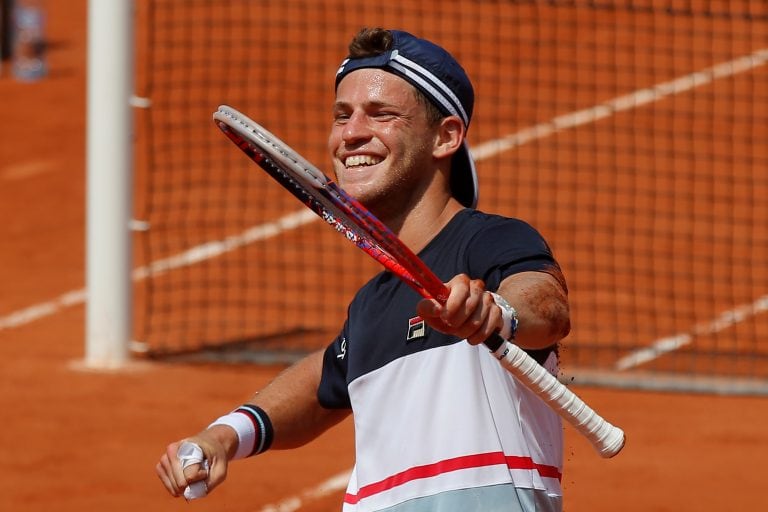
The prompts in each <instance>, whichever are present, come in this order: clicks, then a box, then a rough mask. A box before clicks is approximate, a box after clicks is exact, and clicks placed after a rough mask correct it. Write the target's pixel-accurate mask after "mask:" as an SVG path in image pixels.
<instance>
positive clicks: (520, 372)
mask: <svg viewBox="0 0 768 512" xmlns="http://www.w3.org/2000/svg"><path fill="white" fill-rule="evenodd" d="M499 340H501V341H499ZM485 345H486V346H487V347H488V348H490V349H491V350H492V352H493V355H494V356H495V357H496V358H497V359H498V360H499V361H500V362H501V365H502V366H503V367H504V368H505V369H506V370H507V371H509V372H510V373H511V374H512V375H514V376H515V377H516V378H517V380H518V381H519V382H521V383H522V384H523V385H524V386H525V387H527V388H528V389H530V390H531V391H533V392H534V393H535V394H536V395H538V397H539V398H541V399H542V400H544V402H545V403H546V404H547V405H548V406H549V407H550V408H551V409H552V410H554V411H555V412H557V413H558V414H559V415H560V417H561V418H563V419H564V420H566V421H567V422H568V423H570V424H571V425H573V426H574V427H575V428H576V430H577V431H578V432H579V433H580V434H581V435H583V436H584V437H586V438H587V440H588V441H589V442H590V443H591V444H592V446H594V448H595V450H597V452H598V453H599V454H600V456H601V457H604V458H610V457H613V456H614V455H616V454H617V453H619V452H620V451H621V449H622V448H624V442H625V440H626V437H625V435H624V431H623V430H621V429H620V428H619V427H616V426H614V425H612V424H610V423H609V422H608V421H606V420H605V419H604V418H603V417H602V416H600V415H599V414H597V413H596V412H595V411H594V410H593V409H592V408H591V407H589V406H588V405H587V404H586V403H585V402H584V401H583V400H582V399H581V398H579V397H578V396H576V394H575V393H574V392H573V391H571V390H570V389H568V388H567V387H566V386H565V385H564V384H563V383H562V382H560V381H559V380H557V377H555V376H554V375H552V374H551V373H549V371H547V369H546V368H544V367H543V366H542V365H540V364H539V363H537V362H536V360H534V359H533V358H532V357H531V356H529V355H528V354H527V353H526V352H525V351H524V350H523V349H521V348H520V347H518V346H517V345H515V344H513V343H510V342H509V341H507V340H505V339H504V338H502V337H501V336H499V335H498V334H496V335H495V336H493V337H492V338H491V339H489V340H487V341H486V343H485ZM494 347H495V348H494Z"/></svg>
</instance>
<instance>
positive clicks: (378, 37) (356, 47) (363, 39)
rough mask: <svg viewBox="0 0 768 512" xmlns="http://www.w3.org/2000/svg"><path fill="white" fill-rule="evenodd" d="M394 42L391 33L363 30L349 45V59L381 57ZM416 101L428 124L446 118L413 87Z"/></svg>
mask: <svg viewBox="0 0 768 512" xmlns="http://www.w3.org/2000/svg"><path fill="white" fill-rule="evenodd" d="M393 44H394V40H393V37H392V32H390V31H389V30H386V29H383V28H378V27H377V28H363V29H361V30H360V32H358V33H357V34H356V35H355V37H354V38H352V41H351V42H350V43H349V58H351V59H359V58H363V57H373V56H376V55H381V54H382V53H385V52H387V51H389V50H391V49H392V45H393ZM413 91H414V93H415V96H416V100H417V101H418V102H419V103H421V104H422V105H424V108H425V110H426V114H427V120H428V121H429V123H430V124H437V123H439V122H440V120H441V119H443V118H444V117H446V115H445V114H444V113H442V112H441V111H440V109H439V108H437V105H435V104H434V103H432V101H430V99H429V98H427V96H426V95H424V93H422V92H421V91H420V90H418V89H417V88H416V87H413Z"/></svg>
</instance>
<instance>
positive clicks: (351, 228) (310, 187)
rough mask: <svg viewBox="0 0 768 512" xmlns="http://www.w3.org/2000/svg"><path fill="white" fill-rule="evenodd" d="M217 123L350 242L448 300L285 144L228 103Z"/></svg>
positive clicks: (406, 253) (372, 220) (381, 229)
mask: <svg viewBox="0 0 768 512" xmlns="http://www.w3.org/2000/svg"><path fill="white" fill-rule="evenodd" d="M213 119H214V122H215V123H216V124H217V126H218V127H219V129H221V130H222V132H223V133H224V134H225V135H226V136H227V137H228V138H229V139H230V140H231V141H232V142H233V143H235V145H237V146H238V147H239V148H240V149H241V150H242V151H243V152H244V153H245V154H246V155H248V156H249V157H250V158H251V160H253V161H254V162H256V163H257V164H259V166H260V167H262V168H263V169H264V170H265V171H267V172H268V173H269V174H270V175H271V176H272V177H273V178H274V179H275V180H276V181H278V182H279V183H280V184H281V185H283V187H285V188H286V189H287V190H288V191H290V192H291V193H292V194H293V195H294V196H295V197H296V198H298V199H299V200H300V201H301V202H302V203H304V205H305V206H307V207H309V208H310V209H312V210H313V211H314V212H315V213H316V214H318V215H319V216H320V217H321V218H323V219H324V220H325V221H326V222H327V223H329V224H331V225H332V226H333V227H334V228H335V229H336V231H338V232H339V233H341V234H342V235H343V236H345V237H346V238H347V240H349V241H350V242H352V243H354V244H355V245H357V246H358V247H359V248H360V249H362V250H364V251H365V252H366V253H368V254H369V255H370V256H371V257H373V258H374V259H375V260H377V261H378V262H379V263H381V264H382V265H383V266H384V267H385V268H386V269H387V270H389V271H391V272H393V273H394V274H396V275H397V276H398V277H399V278H400V279H402V280H403V281H404V282H405V283H406V284H408V285H409V286H411V288H413V289H414V290H415V291H416V292H418V293H419V294H420V295H421V296H423V297H426V298H435V299H437V300H439V301H444V300H445V299H447V297H448V290H447V288H446V287H445V285H444V284H443V282H442V281H441V280H440V279H438V278H437V276H435V275H434V273H433V272H432V271H431V270H430V269H429V268H428V267H427V266H426V265H425V264H424V263H423V262H422V261H421V260H420V259H419V258H418V256H416V255H415V254H413V252H411V250H410V249H409V248H408V247H407V246H405V244H403V243H402V241H400V239H399V238H397V236H396V235H395V234H394V233H392V231H391V230H390V229H389V228H387V227H386V225H385V224H384V223H383V222H381V221H380V220H379V219H377V218H376V217H375V216H374V215H373V214H372V213H371V212H370V211H368V210H367V209H366V208H365V207H364V206H363V205H362V204H360V203H359V202H358V201H357V200H355V199H354V198H353V197H351V196H350V195H349V194H347V193H346V192H345V191H344V190H343V189H341V187H339V186H338V185H337V184H336V183H335V182H333V180H331V179H330V178H328V177H327V176H326V175H325V174H324V173H323V172H322V171H320V170H319V169H318V168H317V167H315V166H314V165H312V164H311V163H310V162H309V161H307V160H306V159H304V158H303V157H302V156H301V155H299V154H298V153H297V152H296V151H295V150H293V149H292V148H291V147H290V146H288V145H287V144H286V143H285V142H283V141H282V140H280V139H279V138H278V137H277V136H275V135H274V134H272V133H271V132H269V130H267V129H266V128H264V127H263V126H261V125H259V124H258V123H257V122H255V121H254V120H252V119H250V118H249V117H248V116H246V115H244V114H242V113H241V112H239V111H237V110H236V109H234V108H232V107H230V106H227V105H222V106H220V107H219V108H218V109H217V111H216V112H214V114H213Z"/></svg>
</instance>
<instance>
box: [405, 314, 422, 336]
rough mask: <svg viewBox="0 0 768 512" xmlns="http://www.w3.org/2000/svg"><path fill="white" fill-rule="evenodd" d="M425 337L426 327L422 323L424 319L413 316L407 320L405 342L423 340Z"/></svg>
mask: <svg viewBox="0 0 768 512" xmlns="http://www.w3.org/2000/svg"><path fill="white" fill-rule="evenodd" d="M426 335H427V325H426V324H425V323H424V319H422V318H421V317H420V316H415V317H413V318H411V319H410V320H408V333H407V334H406V336H405V341H412V340H415V339H418V338H423V337H424V336H426Z"/></svg>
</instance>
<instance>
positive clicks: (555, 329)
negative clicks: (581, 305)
mask: <svg viewBox="0 0 768 512" xmlns="http://www.w3.org/2000/svg"><path fill="white" fill-rule="evenodd" d="M553 272H558V273H559V271H555V270H553ZM497 293H499V294H500V295H502V296H503V297H504V298H505V299H506V300H507V301H508V302H509V303H510V305H512V307H514V308H515V310H516V311H517V315H518V330H517V335H516V336H515V343H516V344H517V345H519V346H520V347H523V348H528V349H539V348H545V347H549V346H551V345H554V344H555V343H557V342H558V341H560V340H561V339H563V338H564V337H565V336H567V335H568V332H569V331H570V328H571V323H570V314H569V308H568V297H567V294H566V291H565V289H564V286H563V280H562V276H560V275H553V274H550V273H546V272H521V273H519V274H514V275H511V276H509V277H507V278H506V279H504V281H502V283H501V286H500V287H499V289H498V291H497Z"/></svg>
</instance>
